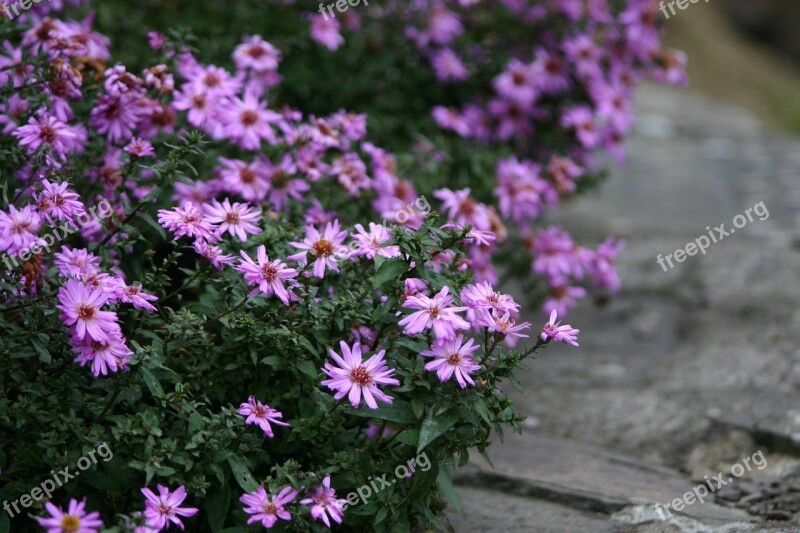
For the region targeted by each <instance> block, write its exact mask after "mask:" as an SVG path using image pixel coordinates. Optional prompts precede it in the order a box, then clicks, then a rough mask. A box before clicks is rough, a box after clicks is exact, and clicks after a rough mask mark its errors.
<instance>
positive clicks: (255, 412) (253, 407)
mask: <svg viewBox="0 0 800 533" xmlns="http://www.w3.org/2000/svg"><path fill="white" fill-rule="evenodd" d="M237 413H239V414H240V415H242V416H246V417H247V420H245V423H246V424H258V427H260V428H261V430H262V431H263V432H264V434H265V435H266V436H267V437H269V438H273V437H274V436H275V434H274V433H273V432H272V426H270V425H269V423H270V422H272V423H273V424H277V425H279V426H288V425H289V424H287V423H286V422H281V421H280V420H278V419H279V418H283V414H281V412H280V411H278V410H276V409H273V408H271V407H270V406H269V405H265V404H263V403H261V402H259V401H258V400H256V397H255V396H250V397H249V398H248V399H247V402H246V403H243V404H242V405H240V406H239V410H238V411H237Z"/></svg>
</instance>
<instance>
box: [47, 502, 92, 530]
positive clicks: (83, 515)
mask: <svg viewBox="0 0 800 533" xmlns="http://www.w3.org/2000/svg"><path fill="white" fill-rule="evenodd" d="M44 506H45V508H46V509H47V511H48V512H49V513H50V517H49V518H36V521H37V522H39V525H40V526H42V527H43V528H45V529H47V533H97V532H98V531H99V528H101V527H103V521H102V520H100V513H98V512H96V511H95V512H91V513H87V512H86V500H82V501H78V500H75V499H71V500H70V501H69V506H68V507H67V512H64V511H63V510H62V509H61V508H60V507H56V506H55V505H53V504H52V503H50V502H46V503H45V504H44Z"/></svg>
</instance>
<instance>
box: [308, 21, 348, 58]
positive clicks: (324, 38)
mask: <svg viewBox="0 0 800 533" xmlns="http://www.w3.org/2000/svg"><path fill="white" fill-rule="evenodd" d="M310 18H311V38H312V39H314V41H316V42H317V43H319V44H321V45H322V46H324V47H325V48H327V49H328V50H336V49H337V48H339V47H340V46H341V45H342V44H344V37H342V35H341V34H340V33H339V30H340V26H339V21H337V20H336V19H335V18H331V17H329V16H327V15H324V16H323V15H317V14H316V13H315V14H313V15H311V17H310Z"/></svg>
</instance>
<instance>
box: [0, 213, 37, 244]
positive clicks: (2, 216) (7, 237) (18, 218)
mask: <svg viewBox="0 0 800 533" xmlns="http://www.w3.org/2000/svg"><path fill="white" fill-rule="evenodd" d="M41 227H42V217H40V216H39V214H38V213H37V212H36V209H35V208H34V207H33V206H32V205H26V206H25V207H23V208H22V209H20V210H17V208H16V207H14V206H13V205H9V206H8V213H4V212H3V211H0V250H8V251H9V252H10V253H12V254H15V253H17V252H19V251H21V250H24V249H26V248H28V247H29V246H30V245H31V244H33V243H34V242H36V240H37V237H36V235H37V234H38V233H39V230H40V229H41Z"/></svg>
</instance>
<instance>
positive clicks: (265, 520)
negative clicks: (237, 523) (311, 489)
mask: <svg viewBox="0 0 800 533" xmlns="http://www.w3.org/2000/svg"><path fill="white" fill-rule="evenodd" d="M296 496H297V491H296V490H294V489H293V488H292V487H284V488H283V489H281V491H280V492H279V493H278V494H277V495H275V496H273V497H272V498H271V499H270V497H269V495H267V491H266V490H264V487H263V486H260V487H258V489H257V490H256V491H254V492H249V493H247V494H243V495H242V496H241V497H240V498H239V501H240V502H242V503H243V504H244V505H245V508H244V512H245V513H247V514H249V515H252V516H251V517H250V518H248V519H247V524H248V525H249V524H254V523H256V522H261V525H262V526H263V527H264V528H266V529H271V528H272V526H274V525H275V523H276V522H277V521H278V518H280V519H281V520H291V519H292V515H291V514H290V513H289V511H287V510H286V509H284V508H283V506H284V505H286V504H287V503H290V502H291V501H292V500H294V499H295V497H296Z"/></svg>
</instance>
